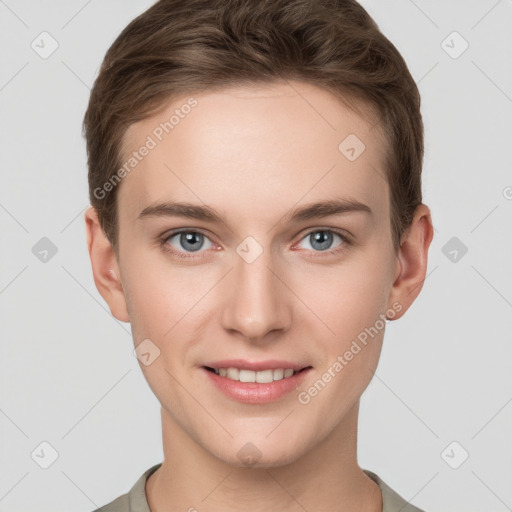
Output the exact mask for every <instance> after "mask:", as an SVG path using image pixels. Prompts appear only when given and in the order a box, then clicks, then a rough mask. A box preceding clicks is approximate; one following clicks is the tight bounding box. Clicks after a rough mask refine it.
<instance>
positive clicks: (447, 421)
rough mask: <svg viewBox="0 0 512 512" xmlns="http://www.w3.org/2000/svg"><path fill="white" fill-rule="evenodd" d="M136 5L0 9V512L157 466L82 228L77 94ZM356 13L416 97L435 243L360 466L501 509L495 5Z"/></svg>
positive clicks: (407, 490) (425, 491)
mask: <svg viewBox="0 0 512 512" xmlns="http://www.w3.org/2000/svg"><path fill="white" fill-rule="evenodd" d="M151 4H152V2H151V1H148V0H144V1H143V0H137V1H133V0H132V1H129V2H128V1H121V0H108V1H100V0H89V1H85V0H72V1H69V0H68V1H66V2H65V1H62V0H61V1H52V2H44V1H41V2H36V1H35V0H32V1H28V0H5V1H2V0H0V45H1V48H2V52H1V54H0V108H1V115H0V128H1V132H0V144H1V147H0V149H1V151H0V158H1V164H0V172H1V173H2V178H1V184H2V186H1V188H0V228H1V237H2V238H1V240H2V243H1V245H0V251H1V258H0V265H1V268H0V321H1V328H2V330H1V345H0V351H1V352H0V365H1V367H0V379H1V380H0V385H1V387H0V436H1V437H0V512H6V511H9V512H20V511H26V512H29V511H30V512H31V511H34V512H35V511H38V512H46V511H48V512H50V511H52V512H59V511H69V510H75V511H83V512H89V511H91V510H93V509H94V508H96V507H98V506H100V505H103V504H105V503H107V502H109V501H111V500H112V499H114V498H116V497H117V496H119V495H120V494H123V493H125V492H127V491H128V489H129V488H130V487H131V486H132V485H133V483H134V482H135V481H136V480H137V479H138V478H139V476H140V475H141V474H142V472H143V471H145V470H146V469H148V468H149V467H150V466H151V465H153V464H156V463H158V462H161V460H162V449H161V432H160V413H159V404H158V402H157V400H156V398H155V397H154V396H153V394H152V392H151V390H150V389H149V387H148V385H147V384H146V381H145V380H144V378H143V376H142V373H141V371H140V368H139V363H138V361H137V360H136V359H135V357H134V356H133V342H132V339H131V335H130V329H129V325H127V324H123V323H120V322H117V321H116V320H115V319H114V318H113V317H112V316H111V315H110V312H109V310H108V308H107V306H106V304H105V303H104V301H103V300H102V298H101V296H100V295H99V293H98V292H97V290H96V288H95V285H94V282H93V279H92V273H91V269H90V262H89V258H88V254H87V250H86V241H85V229H84V221H83V212H84V210H85V208H86V206H87V205H88V195H87V180H86V174H87V169H86V156H85V144H84V141H83V139H82V137H81V122H82V118H83V115H84V112H85V108H86V105H87V101H88V96H89V89H90V87H91V85H92V83H93V80H94V78H95V77H96V74H97V72H98V69H99V65H100V63H101V60H102V59H103V56H104V54H105V51H106V50H107V48H108V47H109V46H110V44H111V43H112V42H113V41H114V39H115V38H116V36H117V35H118V34H119V32H120V31H121V30H122V28H124V26H125V25H126V24H127V23H128V22H129V21H130V20H131V19H132V18H133V17H135V16H136V15H138V14H139V13H141V12H142V11H144V10H145V9H146V8H147V7H149V6H150V5H151ZM362 4H363V5H364V6H365V7H366V8H367V10H368V11H369V13H370V14H371V15H372V16H373V17H374V19H375V20H376V22H377V23H378V25H379V27H380V28H381V30H382V31H383V32H384V33H385V34H386V35H387V36H388V37H389V38H390V39H391V41H392V42H393V43H394V44H395V45H396V46H397V48H398V49H399V51H400V52H401V53H402V55H403V56H404V58H405V60H406V62H407V63H408V66H409V69H410V70H411V73H412V75H413V77H414V79H415V80H416V82H417V83H418V86H419V88H420V92H421V94H422V111H423V115H424V122H425V129H426V133H425V143H426V157H425V165H424V178H423V183H424V202H425V203H426V204H428V205H429V206H430V207H431V210H432V214H433V221H434V225H435V228H436V231H435V236H434V241H433V243H432V246H431V250H430V257H429V265H428V277H427V279H426V281H425V284H424V288H423V291H422V292H421V294H420V296H419V297H418V299H417V300H416V302H415V303H414V304H413V306H412V307H411V309H410V310H409V311H408V312H407V314H406V315H405V317H404V318H402V319H400V320H398V321H396V322H391V323H389V324H388V327H387V332H386V336H385V342H384V348H383V352H382V358H381V361H380V364H379V367H378V369H377V373H376V376H375V378H374V380H373V381H372V383H371V384H370V386H369V388H368V389H367V391H366V392H365V394H364V395H363V399H362V405H361V418H360V437H359V461H360V465H361V467H363V468H367V469H370V470H373V471H375V472H376V473H378V474H379V475H380V476H381V477H382V478H383V479H384V480H385V481H386V482H387V483H388V484H389V485H391V486H392V487H393V488H395V489H396V490H397V491H398V492H399V493H400V494H402V495H403V496H404V497H405V498H406V499H408V500H411V501H412V502H413V503H414V504H416V505H417V506H420V507H422V508H424V509H426V510H427V511H429V512H440V511H448V510H450V511H454V512H455V511H460V512H462V511H464V512H480V511H481V512H484V511H485V512H491V511H494V512H501V511H506V510H512V485H511V482H512V435H511V433H512V371H511V370H512V343H511V341H512V335H511V333H512V241H511V240H512V229H511V228H512V171H511V169H512V167H511V163H512V156H511V151H510V150H511V147H512V144H511V142H512V139H511V135H512V123H511V119H512V31H511V29H510V28H511V26H512V2H511V1H510V0H501V1H496V0H481V1H471V2H469V1H462V0H458V1H450V2H446V1H441V0H437V1H431V2H427V1H420V0H415V1H412V0H393V1H385V2H383V1H378V0H364V1H362ZM43 31H47V32H48V33H49V34H51V36H52V38H54V39H55V40H56V41H57V43H58V48H57V50H56V51H55V52H54V53H53V54H52V55H50V56H49V57H48V58H46V59H43V58H41V57H40V55H39V54H38V53H36V51H34V50H33V49H32V47H31V43H32V41H34V40H35V43H37V44H39V51H42V50H43V48H41V47H42V46H43V44H44V48H45V49H46V51H48V49H50V48H51V46H50V44H51V41H50V40H49V39H46V40H45V42H44V43H41V37H47V36H39V35H40V34H41V32H43ZM454 31H456V32H458V33H459V34H460V37H459V36H457V35H453V34H452V32H454ZM461 38H463V39H461ZM463 40H465V41H467V43H468V44H469V47H468V48H467V50H466V51H465V52H464V53H462V54H461V55H458V56H457V58H454V56H455V55H456V54H457V53H458V52H459V51H460V50H461V49H462V48H463V45H464V41H463ZM38 41H39V43H38ZM443 41H445V43H443ZM449 53H451V55H450V54H449ZM42 237H47V238H49V239H50V240H51V241H52V242H53V244H55V246H56V248H57V253H56V254H55V255H54V256H53V257H48V261H47V262H46V263H43V262H42V261H40V260H39V259H38V258H37V257H36V256H35V255H34V254H33V252H32V248H33V247H34V245H36V243H37V242H38V241H39V240H40V239H41V238H42ZM452 237H457V239H458V241H455V243H456V244H459V246H460V243H463V244H464V245H465V246H466V247H467V253H466V254H464V255H462V252H461V251H460V247H459V249H457V248H455V250H458V253H457V260H456V261H452V259H453V257H454V255H455V253H453V250H454V248H453V247H451V246H450V245H448V246H447V247H446V248H445V249H444V252H445V253H447V255H445V253H444V252H443V248H444V247H445V245H446V244H447V243H448V242H449V241H450V239H452ZM452 243H454V242H452ZM450 251H452V252H451V254H450ZM461 255H462V256H461ZM453 441H455V442H456V443H458V444H456V445H452V446H451V447H450V448H449V449H448V450H447V451H444V450H445V448H447V447H448V446H449V445H450V443H452V442H453ZM43 442H46V443H49V445H51V447H53V450H55V451H56V453H57V454H58V458H57V459H56V460H55V462H53V464H51V465H50V466H49V467H48V468H47V469H43V468H41V467H40V464H41V463H44V462H45V460H46V462H47V463H49V462H50V461H51V454H52V448H50V447H49V446H47V445H41V443H43ZM464 451H466V452H467V453H468V454H469V457H468V459H467V460H466V461H465V462H464V463H463V464H462V465H460V466H459V467H458V469H452V467H450V466H449V465H448V463H447V461H449V462H450V463H451V464H452V465H457V464H459V463H460V461H461V460H462V456H463V454H464ZM42 453H44V457H43V456H42ZM442 453H444V456H442ZM44 459H45V460H44Z"/></svg>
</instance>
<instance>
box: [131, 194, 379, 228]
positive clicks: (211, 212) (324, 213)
mask: <svg viewBox="0 0 512 512" xmlns="http://www.w3.org/2000/svg"><path fill="white" fill-rule="evenodd" d="M353 212H365V213H367V214H370V215H372V214H373V212H372V210H371V208H370V207H369V206H368V205H366V204H364V203H361V202H359V201H356V200H354V199H331V200H328V201H321V202H317V203H311V204H307V205H305V206H301V207H300V208H295V209H293V210H291V211H290V212H289V213H288V214H286V215H285V216H284V221H285V222H286V223H294V222H295V223H296V222H300V221H304V220H309V219H316V218H320V217H328V216H330V215H340V214H346V213H353ZM148 217H185V218H188V219H196V220H203V221H208V222H217V223H225V220H224V218H223V216H222V215H221V214H220V213H218V212H217V211H216V210H215V209H214V208H211V207H210V206H206V205H197V204H192V203H182V202H166V203H160V204H155V205H150V206H147V207H146V208H144V209H143V210H142V211H141V212H140V214H139V216H138V218H137V219H138V220H144V219H146V218H148Z"/></svg>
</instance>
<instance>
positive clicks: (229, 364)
mask: <svg viewBox="0 0 512 512" xmlns="http://www.w3.org/2000/svg"><path fill="white" fill-rule="evenodd" d="M204 366H207V367H209V368H215V369H218V368H238V369H240V370H252V371H255V372H259V371H262V370H275V369H277V368H291V369H292V370H294V371H297V372H298V371H299V370H302V369H303V368H306V367H307V366H308V365H307V364H299V363H293V362H291V361H280V360H277V359H270V360H268V361H257V362H252V363H251V362H250V361H246V360H244V359H223V360H222V361H212V362H209V363H205V364H204Z"/></svg>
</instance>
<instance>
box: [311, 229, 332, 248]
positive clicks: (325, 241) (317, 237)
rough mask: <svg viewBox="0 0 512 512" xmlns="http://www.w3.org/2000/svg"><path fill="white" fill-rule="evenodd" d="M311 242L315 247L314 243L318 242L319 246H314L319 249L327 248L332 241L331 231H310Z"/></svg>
mask: <svg viewBox="0 0 512 512" xmlns="http://www.w3.org/2000/svg"><path fill="white" fill-rule="evenodd" d="M311 236H312V237H313V243H312V244H311V245H312V246H313V247H315V245H314V244H315V243H319V246H317V247H315V248H316V249H319V250H321V251H323V250H325V249H328V248H329V246H330V245H331V242H332V233H330V232H328V231H317V232H316V233H312V234H311Z"/></svg>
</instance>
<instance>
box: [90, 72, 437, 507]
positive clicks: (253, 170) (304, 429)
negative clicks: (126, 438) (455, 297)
mask: <svg viewBox="0 0 512 512" xmlns="http://www.w3.org/2000/svg"><path fill="white" fill-rule="evenodd" d="M292 85H293V87H292ZM194 97H195V98H196V100H197V101H198V105H197V106H196V107H195V108H194V109H192V111H191V112H190V114H188V115H187V116H185V117H184V118H183V119H181V120H180V123H179V125H177V126H175V128H174V129H173V131H172V132H171V133H170V134H169V135H167V136H165V137H164V139H163V140H162V141H161V142H160V143H159V144H158V146H157V147H156V148H154V149H153V150H151V152H150V153H149V154H148V155H147V156H146V157H145V158H144V159H143V160H142V161H141V162H140V163H139V164H138V166H137V167H136V169H135V170H133V171H132V172H131V173H130V174H128V175H127V176H126V177H125V178H124V179H123V180H122V182H121V184H120V185H119V186H118V187H119V188H118V190H117V193H118V194H119V195H118V200H119V202H118V208H119V210H118V212H119V215H118V218H119V253H118V254H116V253H115V252H114V250H113V249H112V246H111V245H110V243H109V242H108V240H107V239H106V237H105V236H104V234H103V232H102V230H101V228H100V225H99V223H98V218H97V215H96V212H95V211H94V209H93V208H92V207H90V208H89V209H88V210H87V211H86V214H85V220H86V227H87V240H88V249H89V254H90V258H91V263H92V269H93V274H94V280H95V283H96V286H97V288H98V290H99V292H100V293H101V295H102V296H103V298H104V299H105V301H106V302H107V303H108V305H109V307H110V310H111V312H112V315H114V316H115V317H116V318H117V319H118V320H121V321H124V322H131V326H132V332H133V338H134V344H135V346H137V345H138V344H139V343H141V341H142V340H144V339H147V338H149V339H150V340H151V341H152V343H154V344H155V345H156V346H157V347H158V349H159V350H160V355H159V357H157V358H156V359H155V360H154V361H153V362H152V363H151V364H150V365H148V366H146V365H143V364H141V363H140V366H141V370H142V371H143V373H144V376H145V378H146V379H147V382H148V384H149V386H150V387H151V389H152V390H153V392H154V393H155V395H156V397H157V398H158V400H159V401H160V403H161V406H162V408H161V415H162V432H163V448H164V462H163V464H162V466H161V468H159V469H158V470H157V471H156V472H155V473H153V475H152V476H151V477H150V478H149V479H148V481H147V483H146V495H147V498H148V503H149V505H150V508H151V510H152V511H153V512H160V511H164V510H165V511H178V510H180V511H183V510H189V509H190V507H195V508H196V509H197V510H200V511H218V510H222V511H226V512H229V511H235V510H237V511H240V510H251V511H268V510H282V511H290V512H291V511H303V510H304V509H306V510H308V511H310V512H313V511H325V510H338V509H340V504H344V507H343V510H351V511H352V510H354V511H355V510H358V511H359V510H361V511H363V510H364V511H380V510H382V497H381V493H380V489H379V488H378V486H377V484H375V483H374V482H373V480H371V479H370V478H369V477H368V476H367V475H365V474H364V473H363V471H362V470H361V468H360V467H359V465H358V463H357V455H356V446H357V419H358V410H359V400H360V397H361V394H362V393H363V391H364V390H365V389H366V387H367V386H368V384H369V382H370V380H371V378H372V375H373V372H374V371H375V370H376V368H377V363H378V360H379V355H380V351H381V346H382V339H383V336H384V331H385V329H381V330H380V331H379V333H378V335H376V336H375V337H374V338H373V339H371V338H370V341H369V342H368V344H367V345H366V346H365V347H364V348H363V349H362V350H361V351H360V352H359V353H358V354H357V355H356V356H354V358H353V359H352V360H351V361H350V362H348V364H347V365H346V366H344V368H343V370H342V371H340V372H338V373H337V374H336V376H335V377H334V378H332V379H331V381H330V382H329V383H328V384H327V385H326V386H325V387H324V389H322V390H321V392H319V393H318V394H317V395H316V396H315V397H314V398H312V399H311V401H310V402H309V403H308V404H301V403H300V402H299V401H298V398H297V397H298V394H299V392H300V391H304V390H307V389H308V388H309V387H310V386H311V385H312V384H313V383H314V382H315V381H317V380H318V379H319V378H321V377H322V375H323V374H324V373H325V372H326V371H327V370H328V368H329V367H332V365H333V363H334V362H335V361H336V360H337V357H338V355H340V354H341V355H342V354H344V353H345V352H346V351H347V350H348V349H349V348H350V346H351V343H352V342H353V340H354V339H355V338H356V337H357V335H358V334H359V333H361V332H362V331H364V329H365V328H368V327H370V326H373V325H375V323H376V321H377V320H378V319H379V315H381V314H384V315H385V314H386V312H388V311H389V310H393V311H395V310H396V304H399V306H400V308H401V310H400V311H399V312H396V314H395V316H394V318H395V319H397V318H399V317H400V316H402V315H403V314H404V313H405V311H407V309H408V308H409V307H410V305H411V304H412V302H413V301H414V299H415V298H416V296H417V295H418V293H419V292H420V290H421V288H422V284H423V281H424V279H425V273H426V268H427V254H428V248H429V245H430V242H431V240H432V236H433V228H432V221H431V217H430V211H429V209H428V207H427V206H425V205H420V206H419V207H418V208H417V210H416V212H415V215H414V218H413V220H412V223H411V225H410V227H409V228H408V230H407V231H406V232H405V233H404V236H403V237H402V240H401V245H400V248H399V249H398V251H396V252H395V250H394V248H393V245H392V238H391V228H390V204H389V187H388V184H387V183H386V181H385V180H384V179H382V176H385V172H384V168H383V160H384V158H383V157H384V151H385V147H386V146H385V141H384V139H383V135H382V133H381V131H380V125H379V124H378V123H377V124H375V122H374V121H373V120H371V119H370V117H369V116H365V118H362V117H360V116H359V115H357V114H356V113H355V112H354V111H352V110H351V109H349V108H347V107H346V106H345V105H344V104H342V103H341V102H340V101H338V100H337V99H336V98H334V97H333V96H332V95H331V94H329V93H328V92H326V91H325V90H322V89H319V88H317V87H315V86H312V85H308V84H305V83H302V82H290V83H274V84H272V85H265V86H259V87H255V86H245V87H236V88H228V89H222V90H218V91H210V92H208V93H201V94H197V95H194ZM187 99H188V96H183V97H182V98H179V99H175V100H174V101H172V102H170V103H169V104H168V105H167V106H166V108H165V110H164V111H162V112H161V113H159V114H158V115H155V116H153V117H151V118H149V119H146V120H143V121H140V122H138V123H135V124H133V125H132V126H131V127H130V128H129V130H128V132H127V133H126V136H125V139H124V142H125V151H126V155H128V154H129V152H130V151H133V150H135V149H136V148H138V147H140V146H141V145H142V144H143V143H144V141H145V140H146V137H147V136H148V134H151V133H152V130H154V128H155V127H156V126H158V124H159V123H160V122H162V121H164V120H167V119H169V117H170V115H171V114H172V112H173V111H174V110H175V109H176V108H179V107H180V105H183V104H184V103H185V102H186V100H187ZM351 133H352V134H356V135H357V137H358V138H359V139H360V140H361V141H363V142H364V144H365V146H366V149H365V151H364V152H363V153H362V154H361V155H360V156H359V157H358V158H357V159H356V160H354V161H349V160H348V159H347V158H346V157H345V156H344V155H343V154H341V152H340V151H339V150H338V145H339V144H340V142H341V141H343V140H344V139H345V137H347V135H348V134H351ZM340 197H343V198H349V199H353V200H357V201H359V202H362V203H364V204H366V205H367V206H369V207H370V209H371V211H372V213H371V214H368V213H364V212H361V211H353V212H348V213H343V214H338V215H332V216H329V217H318V218H314V219H309V220H305V221H301V222H298V223H289V222H286V219H285V216H286V215H287V214H289V213H290V212H291V211H292V210H294V209H295V208H298V207H301V206H304V205H305V204H309V203H314V202H318V201H324V200H328V199H334V198H340ZM171 200H172V201H184V202H189V203H193V204H197V205H204V204H206V205H208V206H210V207H212V208H215V209H216V210H217V211H218V212H219V213H220V214H221V215H222V216H223V217H224V222H221V223H214V222H210V221H205V220H196V219H189V218H182V217H164V216H161V217H156V216H155V217H146V218H144V219H143V220H141V219H138V216H139V214H140V212H141V211H142V210H143V209H144V208H146V207H147V206H149V205H154V204H156V203H161V202H165V201H171ZM180 228H181V229H183V228H187V229H191V230H195V231H196V232H198V233H202V234H204V235H205V238H201V237H200V235H199V237H200V238H199V244H197V245H200V242H201V241H203V246H202V248H201V249H200V250H199V251H195V252H194V251H191V250H190V246H189V245H185V246H183V244H181V245H180V237H179V235H178V236H174V237H172V238H169V237H170V235H171V233H170V232H171V231H172V230H177V229H180ZM326 229H330V230H340V232H341V233H342V234H345V235H347V238H348V239H349V243H347V242H345V241H343V240H342V239H341V238H339V237H338V235H337V233H336V232H335V231H334V233H333V238H332V241H331V243H330V245H327V249H325V250H322V249H321V248H320V249H319V248H318V247H319V244H318V243H315V240H314V239H312V237H310V236H309V235H310V234H311V233H312V232H314V233H316V232H317V231H325V230H326ZM349 235H350V236H349ZM166 236H167V241H164V242H163V243H160V242H159V240H160V239H161V238H165V237H166ZM248 236H251V237H253V238H254V239H255V240H257V242H258V243H259V244H260V246H261V248H262V250H263V252H262V253H261V255H260V256H259V257H258V258H257V259H256V260H255V261H253V262H252V263H247V262H246V261H245V260H244V259H243V258H242V257H240V256H239V254H238V253H237V251H236V249H237V247H238V246H239V244H240V243H241V242H242V241H243V240H244V239H245V238H246V237H248ZM166 246H167V247H169V248H170V250H174V251H175V253H174V254H173V253H171V252H167V251H165V250H164V247H166ZM338 249H341V250H339V251H338V252H337V253H336V252H335V251H336V250H338ZM177 253H181V254H182V255H184V256H185V258H179V257H177V256H176V255H175V254H177ZM187 256H188V258H187ZM393 304H395V310H394V309H393ZM381 318H382V317H381ZM236 357H237V358H242V359H246V360H250V361H261V360H265V359H286V360H291V361H297V362H301V363H304V366H307V365H310V366H312V367H313V368H312V371H310V373H309V375H308V376H307V378H306V380H305V381H304V382H303V383H302V384H301V385H300V386H299V389H298V390H297V391H296V392H293V391H292V392H291V393H289V394H288V395H286V396H285V397H283V398H281V399H279V400H277V401H275V402H272V403H268V404H263V405H255V404H244V403H240V402H238V401H235V400H233V399H230V398H227V397H226V396H225V395H224V394H222V393H221V392H220V391H218V390H217V389H216V388H215V387H214V386H212V384H211V383H210V382H209V380H208V379H207V378H206V376H205V374H204V371H203V370H201V369H200V367H201V366H202V365H203V364H205V363H206V362H207V361H212V360H219V359H225V358H236ZM248 442H251V443H252V444H253V445H254V446H256V447H257V449H258V450H259V452H260V458H259V459H258V461H257V463H256V464H254V465H253V466H252V467H249V466H247V465H244V463H243V462H242V461H241V460H240V459H239V457H238V456H237V452H238V451H239V450H240V449H241V448H242V447H243V446H244V445H246V443H248Z"/></svg>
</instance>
